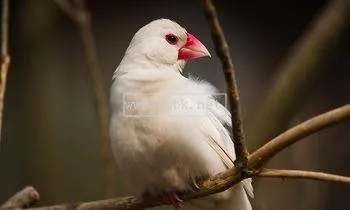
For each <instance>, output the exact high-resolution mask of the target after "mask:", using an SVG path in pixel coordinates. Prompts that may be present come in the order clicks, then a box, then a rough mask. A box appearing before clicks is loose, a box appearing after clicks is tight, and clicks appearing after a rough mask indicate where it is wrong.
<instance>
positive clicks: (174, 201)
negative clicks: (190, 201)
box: [163, 191, 183, 210]
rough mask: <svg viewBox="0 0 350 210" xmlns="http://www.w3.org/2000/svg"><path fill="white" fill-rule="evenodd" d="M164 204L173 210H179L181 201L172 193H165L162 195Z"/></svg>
mask: <svg viewBox="0 0 350 210" xmlns="http://www.w3.org/2000/svg"><path fill="white" fill-rule="evenodd" d="M163 199H164V202H166V203H168V204H170V205H172V206H173V207H174V209H175V210H181V209H182V206H183V204H182V203H183V200H182V199H181V198H180V197H179V196H178V195H177V193H176V192H174V191H167V192H164V193H163Z"/></svg>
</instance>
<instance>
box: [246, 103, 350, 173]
mask: <svg viewBox="0 0 350 210" xmlns="http://www.w3.org/2000/svg"><path fill="white" fill-rule="evenodd" d="M349 118H350V104H347V105H344V106H342V107H339V108H337V109H333V110H331V111H328V112H326V113H324V114H321V115H318V116H316V117H313V118H311V119H309V120H307V121H305V122H303V123H300V124H298V125H297V126H295V127H293V128H291V129H289V130H287V131H285V132H283V133H282V134H280V135H279V136H277V137H276V138H274V139H272V140H271V141H269V142H268V143H266V144H265V145H264V146H262V147H260V148H259V149H258V150H257V151H255V152H254V153H253V154H252V155H250V156H249V164H248V167H249V168H251V169H257V168H260V167H262V165H263V164H265V163H266V162H267V160H269V159H271V158H272V157H273V156H275V155H276V154H277V153H278V152H280V151H282V150H283V149H285V148H287V147H288V146H290V145H292V144H294V143H295V142H297V141H299V140H301V139H303V138H305V137H307V136H309V135H311V134H313V133H315V132H317V131H319V130H322V129H324V128H327V127H330V126H332V125H335V124H336V123H338V122H341V121H343V120H347V119H349Z"/></svg>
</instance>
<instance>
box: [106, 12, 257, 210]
mask: <svg viewBox="0 0 350 210" xmlns="http://www.w3.org/2000/svg"><path fill="white" fill-rule="evenodd" d="M174 37H175V38H174ZM206 55H209V52H208V51H207V50H206V48H205V47H204V46H203V45H202V44H201V43H200V42H199V41H198V40H197V39H196V38H195V37H193V36H192V35H191V34H189V33H187V32H186V30H185V29H184V28H182V27H181V26H179V25H178V24H177V23H175V22H173V21H170V20H167V19H159V20H155V21H152V22H151V23H149V24H147V25H146V26H144V27H142V28H141V29H140V30H139V31H138V32H137V33H136V34H135V36H134V37H133V39H132V41H131V43H130V45H129V47H128V49H127V51H126V53H125V56H124V58H123V60H122V61H121V63H120V65H119V66H118V68H117V69H116V71H115V74H114V76H113V84H112V87H111V112H112V113H111V121H110V135H111V141H112V148H113V153H114V156H115V159H116V162H117V165H118V167H119V169H120V171H121V172H122V173H123V174H124V178H125V179H126V180H127V181H128V183H129V185H130V187H131V189H132V190H133V191H134V192H135V193H136V194H137V195H139V196H142V194H144V193H149V194H151V195H162V193H164V192H171V191H174V192H176V191H184V190H185V191H186V190H193V187H194V185H193V180H196V179H199V178H207V177H208V176H211V175H215V174H217V173H219V172H222V171H225V170H227V169H228V168H230V167H233V163H232V161H233V160H234V159H235V154H234V145H233V143H232V141H231V138H230V135H229V132H228V131H227V130H226V128H225V125H228V126H230V124H231V119H230V113H229V112H228V110H227V109H226V108H225V107H224V106H222V105H220V104H219V103H217V104H215V106H206V107H204V109H203V107H202V106H201V107H200V108H199V107H198V100H200V101H215V97H214V95H215V93H216V89H215V88H214V87H213V86H212V85H210V84H209V83H207V82H204V81H198V80H194V79H188V78H185V77H184V76H182V74H181V71H182V69H183V67H184V66H185V63H186V61H187V60H189V59H194V58H198V57H202V56H206ZM174 100H175V101H177V102H179V101H183V102H184V103H185V102H186V103H185V104H186V106H187V105H188V106H187V107H192V109H187V108H186V107H182V108H181V109H175V108H174V106H171V104H170V105H169V102H172V101H174ZM130 101H133V102H137V103H135V104H137V107H133V108H130V107H129V108H128V107H126V103H127V102H130ZM172 105H174V104H172ZM247 194H249V195H250V196H252V195H253V188H252V186H251V181H250V179H247V180H244V181H243V182H241V183H240V184H238V185H236V186H235V187H233V188H232V189H230V190H227V191H225V192H223V193H220V194H216V195H213V196H210V197H206V198H201V199H198V200H196V201H193V202H191V203H192V204H193V205H194V206H197V207H198V209H205V210H209V209H212V210H214V209H218V210H249V209H251V205H250V202H249V200H248V196H247ZM185 207H186V205H185Z"/></svg>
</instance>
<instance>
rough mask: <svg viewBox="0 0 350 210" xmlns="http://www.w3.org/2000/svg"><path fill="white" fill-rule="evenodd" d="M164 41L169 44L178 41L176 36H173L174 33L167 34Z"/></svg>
mask: <svg viewBox="0 0 350 210" xmlns="http://www.w3.org/2000/svg"><path fill="white" fill-rule="evenodd" d="M165 39H166V41H167V42H168V43H169V44H172V45H175V44H176V43H177V41H179V39H178V38H177V36H175V35H174V34H168V35H166V36H165Z"/></svg>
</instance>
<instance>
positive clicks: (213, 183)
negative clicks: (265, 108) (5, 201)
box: [31, 105, 350, 210]
mask: <svg viewBox="0 0 350 210" xmlns="http://www.w3.org/2000/svg"><path fill="white" fill-rule="evenodd" d="M345 119H350V105H345V106H342V107H340V108H337V109H334V110H331V111H329V112H326V113H324V114H321V115H318V116H316V117H314V118H311V119H310V120H307V121H305V122H303V123H301V124H299V125H297V126H295V127H294V128H291V129H289V130H287V131H285V132H284V133H282V134H281V135H279V136H278V137H276V138H274V139H273V140H271V142H269V143H267V144H265V145H264V146H262V147H261V148H260V149H259V150H257V151H255V152H254V153H253V154H251V155H250V156H249V157H248V162H247V167H248V169H250V170H251V171H252V173H249V174H247V173H241V171H240V170H239V169H238V168H231V169H229V170H227V171H225V172H223V173H219V174H217V175H215V176H213V177H211V178H209V179H208V180H206V181H204V182H203V183H202V184H201V185H200V190H199V191H196V192H189V193H185V194H183V195H181V196H180V197H181V199H183V200H184V201H187V200H191V199H195V198H199V197H204V196H207V195H210V194H214V193H218V192H222V191H224V190H227V189H228V188H230V187H232V186H234V185H235V184H237V183H239V182H240V181H242V180H243V179H245V178H248V177H254V176H260V175H259V173H261V172H263V173H262V176H264V175H266V176H268V175H270V176H273V175H272V174H273V173H272V172H273V171H266V170H265V171H264V170H261V167H262V166H263V165H264V164H265V163H266V162H267V161H268V160H270V159H271V158H272V157H273V156H274V155H276V154H277V153H278V152H280V151H281V150H283V149H284V148H286V147H288V146H290V145H292V144H293V143H295V142H297V141H298V140H301V139H303V138H304V137H306V136H309V135H311V134H313V133H316V132H317V131H319V130H321V129H324V128H327V127H329V126H331V125H335V124H337V123H339V122H342V121H344V120H345ZM282 172H283V170H281V171H280V174H283V173H282ZM292 172H293V171H292ZM292 172H291V173H292ZM313 173H317V172H313ZM275 174H278V173H277V171H275ZM293 174H294V175H295V178H305V179H310V178H311V177H312V176H311V174H307V175H305V173H304V175H305V176H304V177H302V175H300V173H299V175H298V176H297V172H295V171H294V172H293ZM284 175H285V176H288V174H287V173H285V171H284ZM318 176H321V175H320V173H318ZM323 176H324V175H323ZM276 177H277V175H276ZM290 177H291V178H292V176H290ZM337 177H338V178H340V177H342V176H337ZM347 179H350V178H346V179H345V177H343V178H342V179H339V181H338V182H344V180H347ZM332 181H337V179H336V177H335V175H333V179H332ZM164 204H165V203H164V202H163V201H162V199H161V198H148V199H147V200H144V201H143V200H138V199H137V198H135V197H131V196H130V197H122V198H115V199H109V200H100V201H93V202H87V203H77V204H63V205H56V206H48V207H40V208H32V209H31V210H68V209H69V210H75V209H79V210H88V209H89V210H90V209H94V210H97V209H98V210H100V209H114V210H136V209H144V208H151V207H155V206H159V205H164Z"/></svg>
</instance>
